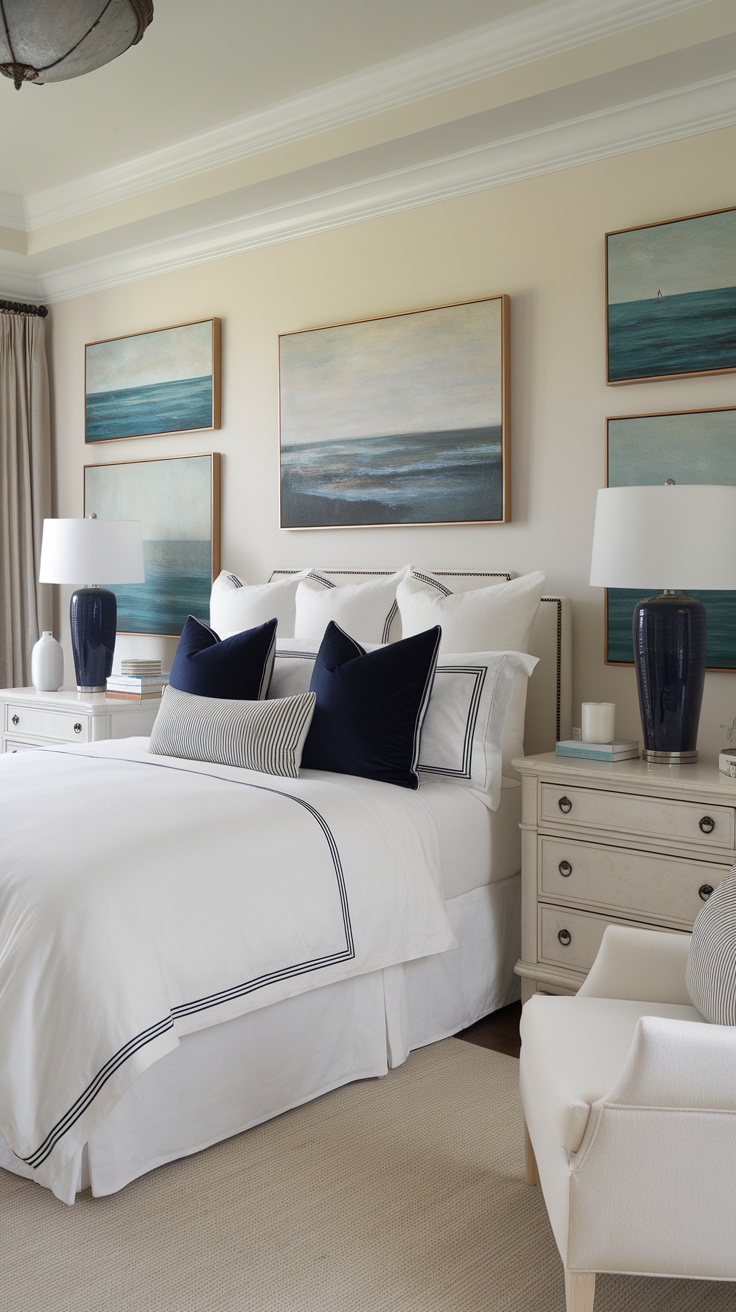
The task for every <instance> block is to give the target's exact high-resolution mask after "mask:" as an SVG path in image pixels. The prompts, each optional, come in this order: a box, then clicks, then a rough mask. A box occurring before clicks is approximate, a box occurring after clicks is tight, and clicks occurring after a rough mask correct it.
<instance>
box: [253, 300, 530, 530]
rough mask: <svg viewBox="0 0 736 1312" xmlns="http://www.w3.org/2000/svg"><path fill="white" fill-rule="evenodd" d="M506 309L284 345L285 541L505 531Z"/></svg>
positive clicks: (489, 304) (436, 313)
mask: <svg viewBox="0 0 736 1312" xmlns="http://www.w3.org/2000/svg"><path fill="white" fill-rule="evenodd" d="M506 332H507V298H505V297H495V298H493V299H490V300H487V301H475V302H472V303H470V304H464V305H455V306H443V307H440V308H438V309H435V310H424V311H417V312H414V313H409V314H405V315H395V316H390V317H388V318H385V319H377V320H368V321H365V322H361V323H356V324H342V325H339V326H338V327H335V328H323V329H314V330H308V331H306V332H301V333H291V334H286V335H284V336H282V337H281V339H280V360H279V362H280V385H281V527H282V528H325V527H327V528H337V527H344V528H348V527H357V526H377V525H389V524H402V525H403V524H407V525H408V524H449V523H479V522H480V523H483V522H489V521H490V522H503V520H504V519H507V518H508V505H507V497H506V489H507V482H508V477H507V467H508V462H507V458H506V448H507V442H508V432H507V425H506V422H505V378H506V370H507V361H506V349H505V347H506Z"/></svg>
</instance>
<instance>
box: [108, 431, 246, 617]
mask: <svg viewBox="0 0 736 1312" xmlns="http://www.w3.org/2000/svg"><path fill="white" fill-rule="evenodd" d="M93 512H94V514H96V515H97V517H98V519H139V520H140V521H141V524H142V529H143V558H144V562H145V568H146V581H145V583H137V584H129V585H122V584H117V585H116V586H115V596H116V598H117V603H118V623H117V628H118V632H119V633H155V634H163V635H166V636H174V637H178V636H179V634H180V633H181V630H182V626H183V624H184V621H185V620H186V618H187V615H196V616H197V618H198V619H203V620H204V621H205V622H206V623H208V622H209V611H210V589H211V587H212V580H213V578H214V577H215V575H216V574H218V573H219V570H220V456H219V454H217V453H215V454H211V455H196V456H178V457H173V458H172V459H166V460H129V461H125V462H123V463H121V464H108V465H86V466H85V470H84V513H85V516H86V515H89V514H92V513H93Z"/></svg>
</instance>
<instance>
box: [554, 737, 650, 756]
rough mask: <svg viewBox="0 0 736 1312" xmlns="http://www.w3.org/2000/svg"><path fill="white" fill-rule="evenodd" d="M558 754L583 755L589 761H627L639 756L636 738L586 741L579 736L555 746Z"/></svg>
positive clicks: (566, 739)
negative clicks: (602, 741)
mask: <svg viewBox="0 0 736 1312" xmlns="http://www.w3.org/2000/svg"><path fill="white" fill-rule="evenodd" d="M555 754H556V755H557V756H581V757H583V758H584V759H585V760H588V761H627V760H630V759H631V758H632V757H634V756H639V755H640V754H641V753H640V749H639V743H638V741H637V740H636V738H617V739H616V740H615V741H614V742H612V743H584V742H582V740H581V739H579V738H565V739H563V740H562V741H561V742H559V743H558V744H557V746H556V747H555Z"/></svg>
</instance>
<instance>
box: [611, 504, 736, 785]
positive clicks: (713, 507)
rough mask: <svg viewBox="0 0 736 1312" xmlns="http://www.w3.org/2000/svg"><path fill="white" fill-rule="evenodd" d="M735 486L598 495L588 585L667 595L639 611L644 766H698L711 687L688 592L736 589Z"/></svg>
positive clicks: (700, 611) (701, 628)
mask: <svg viewBox="0 0 736 1312" xmlns="http://www.w3.org/2000/svg"><path fill="white" fill-rule="evenodd" d="M735 518H736V487H732V486H730V485H710V484H675V483H673V482H671V481H670V482H668V483H665V484H661V485H658V486H657V485H655V486H646V487H611V488H602V489H601V490H600V491H599V492H598V500H597V504H596V513H595V528H594V532H593V551H592V560H591V570H590V582H591V585H592V586H594V587H603V588H630V589H637V590H640V591H641V592H642V593H644V592H645V591H647V590H648V589H651V588H652V587H658V588H662V589H663V591H662V592H661V594H660V595H659V596H651V597H646V598H644V599H643V600H642V601H640V602H638V604H637V605H636V607H635V608H634V626H633V639H634V665H635V668H636V677H637V684H638V689H639V706H640V710H641V720H642V731H643V735H644V753H643V754H644V757H645V759H646V760H650V761H661V762H663V763H665V764H667V763H669V764H684V763H685V762H688V761H694V760H696V759H697V755H698V754H697V750H696V743H697V736H698V722H699V719H700V705H701V702H702V697H703V685H704V682H705V637H706V634H705V607H704V606H703V603H702V602H701V601H699V600H697V599H696V598H695V597H689V596H686V595H685V594H684V593H683V592H682V591H680V589H683V588H696V589H697V590H698V591H712V590H718V591H721V590H724V591H728V590H731V589H734V588H736V552H734V549H733V544H732V542H731V539H730V527H731V524H733V522H734V519H735Z"/></svg>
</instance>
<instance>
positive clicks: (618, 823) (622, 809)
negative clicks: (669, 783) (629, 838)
mask: <svg viewBox="0 0 736 1312" xmlns="http://www.w3.org/2000/svg"><path fill="white" fill-rule="evenodd" d="M540 800H541V806H540V814H541V821H542V823H543V824H546V825H554V827H555V828H556V829H559V827H560V825H565V826H567V825H569V826H570V827H571V828H573V827H575V828H579V827H581V826H582V827H584V828H588V829H611V830H613V831H615V832H616V833H617V834H641V835H642V836H643V837H650V838H659V839H664V840H666V841H669V842H671V843H677V842H687V843H697V845H698V846H699V847H728V848H732V847H733V845H734V834H735V833H736V827H735V825H734V807H732V806H713V805H711V803H710V802H678V801H675V800H674V799H673V798H671V797H639V796H638V795H637V794H635V793H611V792H606V791H604V790H603V789H601V788H580V787H577V786H571V787H566V788H564V787H560V785H559V784H542V785H541V799H540ZM560 804H562V805H560Z"/></svg>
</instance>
